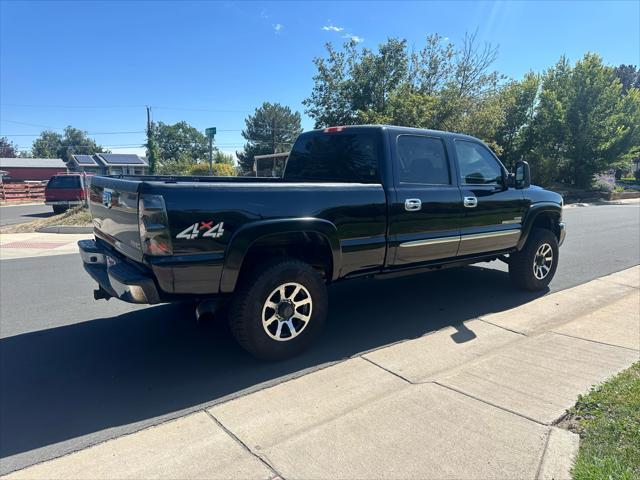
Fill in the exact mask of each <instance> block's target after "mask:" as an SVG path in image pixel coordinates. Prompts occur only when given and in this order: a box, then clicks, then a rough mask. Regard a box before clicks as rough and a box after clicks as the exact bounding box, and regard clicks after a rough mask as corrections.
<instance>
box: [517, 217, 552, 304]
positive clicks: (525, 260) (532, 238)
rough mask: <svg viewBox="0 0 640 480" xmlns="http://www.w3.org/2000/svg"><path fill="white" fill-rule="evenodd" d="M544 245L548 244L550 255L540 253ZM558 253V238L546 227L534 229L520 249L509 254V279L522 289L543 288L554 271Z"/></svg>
mask: <svg viewBox="0 0 640 480" xmlns="http://www.w3.org/2000/svg"><path fill="white" fill-rule="evenodd" d="M544 245H548V246H549V247H550V248H551V253H552V255H551V256H549V255H548V254H545V255H541V253H542V252H544V251H545V249H544V248H543V246H544ZM541 249H542V250H541ZM547 251H548V250H547ZM558 253H559V250H558V239H557V238H556V236H555V235H554V233H553V232H552V231H550V230H547V229H546V228H536V229H534V230H533V231H532V232H531V233H530V234H529V238H528V239H527V242H526V243H525V245H524V247H523V248H522V250H520V251H519V252H517V253H512V254H511V255H510V256H509V275H510V277H511V281H512V282H513V284H514V285H515V286H516V287H518V288H520V289H522V290H527V291H530V292H535V291H538V290H544V289H545V288H547V286H548V285H549V283H550V282H551V280H552V279H553V276H554V275H555V273H556V268H557V267H558V260H559V256H558ZM545 258H546V259H548V258H551V260H550V261H549V260H544V259H545ZM541 263H542V265H541ZM534 264H535V265H536V266H534ZM546 268H548V270H546ZM543 275H544V276H543ZM539 277H542V278H539Z"/></svg>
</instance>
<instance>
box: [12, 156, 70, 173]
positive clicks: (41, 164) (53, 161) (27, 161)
mask: <svg viewBox="0 0 640 480" xmlns="http://www.w3.org/2000/svg"><path fill="white" fill-rule="evenodd" d="M11 167H14V168H60V169H63V170H66V169H67V165H66V164H65V163H64V161H63V160H62V159H61V158H21V157H19V158H0V168H11Z"/></svg>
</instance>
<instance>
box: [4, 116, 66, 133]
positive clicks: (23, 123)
mask: <svg viewBox="0 0 640 480" xmlns="http://www.w3.org/2000/svg"><path fill="white" fill-rule="evenodd" d="M0 122H5V123H15V124H16V125H26V126H28V127H39V128H48V129H50V130H64V128H59V127H51V126H49V125H40V124H38V123H26V122H17V121H15V120H6V119H4V118H2V119H0Z"/></svg>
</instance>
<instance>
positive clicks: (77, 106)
mask: <svg viewBox="0 0 640 480" xmlns="http://www.w3.org/2000/svg"><path fill="white" fill-rule="evenodd" d="M0 107H20V108H96V109H97V108H144V107H145V105H38V104H26V103H0Z"/></svg>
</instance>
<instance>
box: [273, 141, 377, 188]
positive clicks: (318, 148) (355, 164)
mask: <svg viewBox="0 0 640 480" xmlns="http://www.w3.org/2000/svg"><path fill="white" fill-rule="evenodd" d="M379 141H380V136H379V135H376V134H374V133H372V132H362V133H361V132H348V131H347V132H340V133H325V132H309V133H306V134H302V135H301V136H300V137H299V138H298V140H296V143H295V145H294V146H293V149H292V150H291V153H290V154H289V159H288V160H287V165H286V167H285V172H284V178H285V180H289V181H320V182H353V183H379V182H380V174H379V168H378V157H379Z"/></svg>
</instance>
